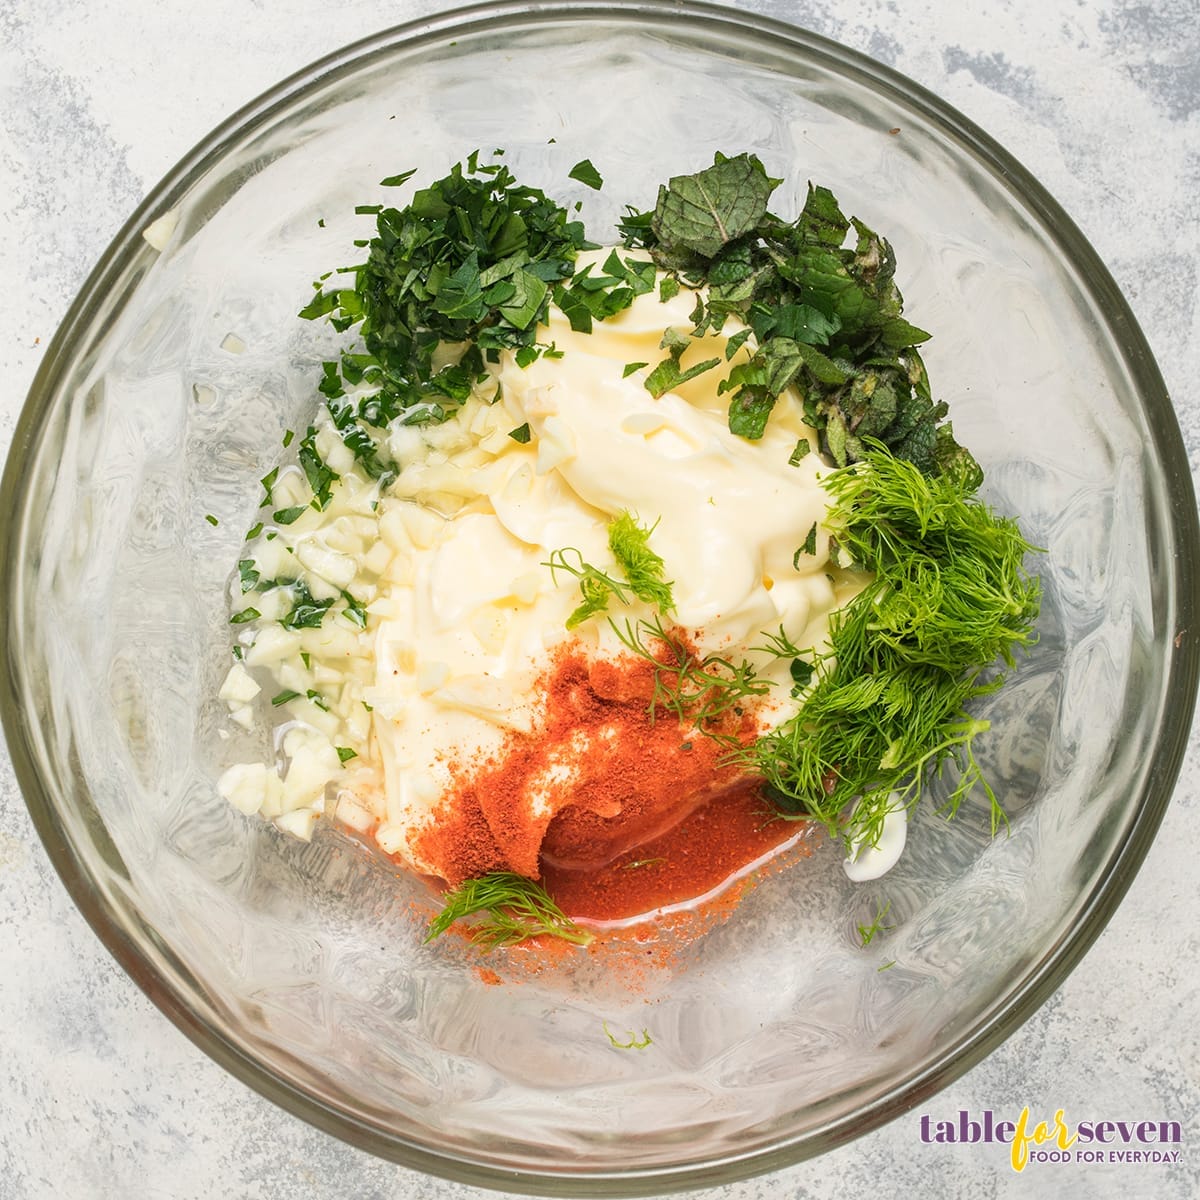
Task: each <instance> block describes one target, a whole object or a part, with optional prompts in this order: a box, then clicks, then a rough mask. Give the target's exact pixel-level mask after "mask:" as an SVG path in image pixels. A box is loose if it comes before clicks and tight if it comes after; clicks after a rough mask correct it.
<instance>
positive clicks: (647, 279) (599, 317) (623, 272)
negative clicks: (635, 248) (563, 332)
mask: <svg viewBox="0 0 1200 1200" xmlns="http://www.w3.org/2000/svg"><path fill="white" fill-rule="evenodd" d="M592 272H593V267H592V264H590V263H589V264H588V265H587V266H586V267H584V268H583V270H582V271H579V272H578V273H577V274H576V275H574V276H573V277H572V279H571V281H570V283H563V284H559V285H558V286H557V287H556V288H555V289H554V303H555V305H556V306H557V307H558V309H559V310H560V311H561V312H562V314H563V316H565V317H566V318H567V320H568V321H569V322H570V325H571V328H572V329H574V330H575V331H576V332H577V333H591V331H592V322H593V321H605V320H607V319H608V318H609V317H612V316H615V315H616V314H617V313H619V312H623V311H624V310H625V309H627V308H628V307H629V306H630V305H631V304H632V303H633V301H634V299H635V298H636V297H637V296H641V295H644V294H645V293H647V292H650V291H653V290H654V281H655V279H656V277H657V273H656V272H655V269H654V264H653V263H651V262H640V261H637V260H633V259H630V260H624V259H622V258H621V257H620V255H619V254H617V252H616V251H615V250H614V251H612V253H610V254H609V256H608V258H606V259H605V260H604V265H603V267H602V268H601V270H600V273H599V274H593V273H592Z"/></svg>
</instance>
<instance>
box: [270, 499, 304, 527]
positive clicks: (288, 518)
mask: <svg viewBox="0 0 1200 1200" xmlns="http://www.w3.org/2000/svg"><path fill="white" fill-rule="evenodd" d="M307 508H308V505H307V504H295V505H293V506H292V507H291V508H281V509H279V510H278V511H277V512H273V513H272V514H271V520H273V521H274V522H275V523H276V524H277V525H291V524H293V523H294V522H295V521H297V520H298V519H299V518H300V517H301V516H302V515H303V513H304V511H305V509H307Z"/></svg>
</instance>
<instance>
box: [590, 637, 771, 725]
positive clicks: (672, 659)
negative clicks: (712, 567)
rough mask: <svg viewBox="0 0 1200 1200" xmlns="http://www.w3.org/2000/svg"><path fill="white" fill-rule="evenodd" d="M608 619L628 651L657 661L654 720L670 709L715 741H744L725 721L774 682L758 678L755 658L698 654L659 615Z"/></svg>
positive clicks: (739, 712)
mask: <svg viewBox="0 0 1200 1200" xmlns="http://www.w3.org/2000/svg"><path fill="white" fill-rule="evenodd" d="M608 623H609V625H610V626H611V627H612V630H613V632H614V633H615V634H616V635H617V638H618V639H619V640H620V642H621V644H622V645H623V646H625V648H626V649H627V650H629V651H630V652H631V653H633V654H636V655H637V656H638V657H639V658H644V659H645V660H646V661H647V662H649V663H652V664H653V665H654V689H653V692H652V694H651V698H650V705H649V710H650V716H651V718H652V719H653V718H656V717H657V716H658V714H659V712H660V710H666V711H667V712H669V713H671V714H672V715H673V716H674V717H675V718H676V719H677V720H678V721H679V723H680V724H681V725H694V726H695V728H696V729H697V730H698V731H699V732H700V733H702V734H704V735H705V736H706V737H708V738H711V739H712V740H713V741H716V742H719V743H721V744H722V745H726V746H730V747H738V746H740V745H741V742H740V739H739V738H737V737H736V736H734V735H733V734H732V733H729V732H728V731H727V730H725V729H723V728H722V725H723V724H724V722H725V720H726V718H727V717H729V716H730V715H738V716H740V715H741V712H742V707H741V706H742V704H743V703H744V701H746V700H747V699H748V698H750V697H752V696H763V695H766V693H767V692H768V691H769V690H770V687H771V685H770V683H769V682H768V681H767V680H765V679H759V678H758V675H757V672H756V671H755V668H754V665H753V664H752V663H750V662H748V661H742V662H734V661H733V660H732V659H728V658H724V657H722V656H721V655H719V654H706V655H705V656H704V657H703V658H697V657H696V655H695V654H693V653H692V651H691V650H690V649H689V648H688V646H687V645H686V644H685V643H684V642H683V640H682V639H681V638H680V637H679V636H678V635H676V634H673V633H671V632H670V631H668V630H667V629H665V628H664V627H663V623H662V620H661V619H660V618H659V617H657V616H656V617H654V618H652V619H650V620H646V619H643V620H640V621H638V622H637V623H636V624H634V623H633V622H632V621H629V620H628V619H626V620H625V621H624V623H623V624H621V625H618V624H617V622H616V621H614V620H613V619H612V618H611V617H610V618H609V621H608Z"/></svg>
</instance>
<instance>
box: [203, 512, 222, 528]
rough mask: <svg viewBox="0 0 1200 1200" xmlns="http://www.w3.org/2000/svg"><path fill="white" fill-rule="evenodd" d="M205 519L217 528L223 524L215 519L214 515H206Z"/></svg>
mask: <svg viewBox="0 0 1200 1200" xmlns="http://www.w3.org/2000/svg"><path fill="white" fill-rule="evenodd" d="M204 519H205V520H206V521H207V522H208V523H209V524H210V525H212V526H217V525H220V523H221V522H220V521H218V520H217V518H216V517H214V516H213V515H212V513H205V514H204Z"/></svg>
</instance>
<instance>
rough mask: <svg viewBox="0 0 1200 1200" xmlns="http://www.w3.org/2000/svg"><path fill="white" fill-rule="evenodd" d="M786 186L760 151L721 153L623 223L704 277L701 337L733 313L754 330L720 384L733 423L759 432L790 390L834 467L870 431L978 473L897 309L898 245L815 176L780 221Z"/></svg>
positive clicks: (636, 237) (660, 254)
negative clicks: (749, 345) (798, 205)
mask: <svg viewBox="0 0 1200 1200" xmlns="http://www.w3.org/2000/svg"><path fill="white" fill-rule="evenodd" d="M778 182H779V181H778V180H774V179H771V178H769V177H768V176H767V173H766V171H765V169H764V168H763V166H762V164H761V163H760V162H759V160H758V159H757V158H755V157H754V156H753V155H748V154H741V155H737V156H736V157H733V158H727V157H726V156H724V155H721V154H718V155H717V156H716V161H715V162H714V163H713V165H712V166H711V167H708V168H706V169H705V170H703V171H699V172H697V173H696V174H694V175H683V176H677V177H675V178H673V179H671V180H670V181H669V182H668V183H667V184H666V185H665V186H664V187H662V188H660V189H659V196H658V203H657V205H656V207H655V209H654V210H653V212H637V211H634V210H631V211H630V212H629V213H628V214H627V216H626V217H625V219H624V220H623V221H622V222H621V225H620V228H621V231H622V233H623V234H624V236H625V241H626V245H630V246H641V247H644V248H647V249H649V250H650V252H651V254H652V255H653V257H654V259H655V261H656V262H657V263H658V264H659V266H661V267H663V268H665V269H667V270H671V271H674V272H676V274H681V273H682V274H683V275H684V276H685V277H686V279H687V281H688V284H689V286H695V287H699V286H701V285H707V288H708V291H707V299H704V298H700V297H698V299H697V305H696V311H695V312H694V313H693V319H694V321H695V324H696V329H695V333H696V334H697V335H699V334H702V333H704V332H705V331H706V330H709V329H712V330H720V329H721V328H722V327H723V326H724V323H725V320H726V318H727V317H729V316H733V317H735V318H736V319H737V320H739V321H741V322H742V323H743V324H745V325H746V326H747V327H748V328H749V329H750V330H751V331H752V332H753V334H754V336H755V338H756V340H757V344H758V349H757V350H756V351H755V352H754V354H753V355H752V356H751V358H750V360H749V361H748V362H746V363H740V364H738V365H737V366H735V367H734V368H733V370H732V371H731V372H730V374H729V377H728V378H727V379H725V380H723V381H722V383H721V385H720V389H719V390H720V391H721V392H725V391H729V392H731V393H732V395H731V398H730V405H729V427H730V429H731V430H732V431H733V432H735V433H737V434H739V435H741V436H742V437H746V438H750V439H755V438H760V437H762V435H763V431H764V429H765V428H766V423H767V420H768V419H769V417H770V414H771V410H772V408H773V407H774V405H775V402H776V400H777V399H778V397H779V396H780V394H781V393H782V392H783V391H784V390H785V389H786V388H789V387H795V388H796V389H797V391H798V392H799V394H800V397H801V399H802V401H803V404H804V412H805V419H806V420H807V421H808V423H809V424H810V425H812V426H813V427H814V428H815V429H816V430H817V431H818V434H819V437H820V449H821V451H822V452H823V453H824V454H826V455H828V456H829V457H830V458H831V459H832V460H833V461H834V462H835V463H836V464H837V465H839V466H845V465H846V464H848V463H851V462H857V461H860V460H861V459H862V458H863V457H864V445H865V443H866V442H867V441H869V440H872V439H873V440H877V441H880V442H882V443H883V444H884V445H886V446H887V447H888V448H889V449H890V450H891V452H892V453H893V454H894V455H896V456H897V457H899V458H903V459H907V460H909V461H911V462H914V463H916V464H917V466H918V467H919V468H920V469H921V471H922V472H923V473H925V474H929V475H936V474H940V473H942V472H943V471H945V470H948V469H950V467H951V466H952V464H955V463H958V464H967V465H968V466H969V467H971V468H974V460H973V459H971V457H970V455H969V454H968V453H967V452H966V451H965V450H964V449H963V448H962V447H961V446H959V445H958V443H957V442H956V441H955V440H954V435H953V432H952V431H951V428H950V426H949V425H948V424H943V423H942V422H943V420H944V418H945V416H946V411H947V409H946V405H945V404H943V403H936V402H935V401H934V400H933V396H932V393H931V392H930V389H929V380H928V376H927V375H926V372H925V366H924V363H923V362H922V361H921V356H920V354H919V353H918V352H917V350H916V346H917V345H918V344H919V343H921V342H923V341H925V340H926V339H927V338H928V336H929V335H928V334H927V333H925V332H924V331H923V330H921V329H918V328H916V327H915V326H914V325H911V324H909V323H908V322H907V321H906V320H905V319H904V318H903V317H902V316H901V310H902V299H901V296H900V292H899V290H898V289H897V288H896V285H895V282H894V275H895V256H894V254H893V252H892V248H891V246H890V245H889V244H888V243H887V242H886V241H885V240H884V239H883V238H881V237H879V236H878V235H876V234H875V233H874V232H872V231H871V230H870V229H869V228H868V227H867V226H866V225H864V224H863V223H862V222H861V221H858V220H848V219H847V218H846V217H845V216H844V215H843V213H842V211H841V209H840V208H839V207H838V203H837V200H836V199H835V198H834V196H833V194H832V193H831V192H830V191H829V190H828V189H827V188H823V187H813V186H811V185H810V187H809V190H808V198H807V200H806V202H805V205H804V208H803V210H802V211H801V213H800V215H799V216H798V217H797V218H796V219H795V220H794V221H791V222H789V221H785V220H783V219H782V218H780V217H778V216H775V215H774V214H772V213H770V212H768V211H767V205H768V202H769V199H770V196H771V193H772V191H773V190H774V188H775V187H776V185H777V184H778ZM852 231H853V235H854V236H853V239H852V242H851V244H849V245H844V243H845V242H846V238H847V235H848V234H850V233H851V232H852ZM734 336H735V337H737V336H741V334H740V332H739V334H735V335H734ZM739 344H740V343H739ZM664 382H665V380H664ZM802 453H803V452H801V451H800V450H799V447H797V454H798V455H799V454H802ZM796 461H798V458H796ZM974 469H975V470H977V468H974Z"/></svg>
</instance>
